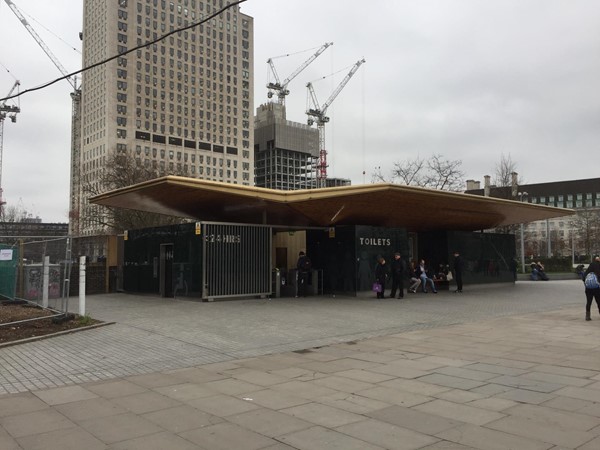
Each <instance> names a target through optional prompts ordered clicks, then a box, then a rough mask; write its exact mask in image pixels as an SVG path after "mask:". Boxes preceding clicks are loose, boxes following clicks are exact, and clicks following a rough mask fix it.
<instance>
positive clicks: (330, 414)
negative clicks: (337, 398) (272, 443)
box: [280, 402, 364, 428]
mask: <svg viewBox="0 0 600 450" xmlns="http://www.w3.org/2000/svg"><path fill="white" fill-rule="evenodd" d="M280 412H282V413H285V414H289V415H291V416H294V417H297V418H299V419H302V420H305V421H307V422H311V423H313V424H315V425H320V426H323V427H327V428H335V427H339V426H341V425H346V424H348V423H352V422H358V421H361V420H363V419H364V417H363V416H361V415H359V414H354V413H350V412H348V411H343V410H341V409H338V408H333V407H331V406H328V405H323V404H321V403H314V402H313V403H305V404H304V405H299V406H293V407H291V408H286V409H282V410H280Z"/></svg>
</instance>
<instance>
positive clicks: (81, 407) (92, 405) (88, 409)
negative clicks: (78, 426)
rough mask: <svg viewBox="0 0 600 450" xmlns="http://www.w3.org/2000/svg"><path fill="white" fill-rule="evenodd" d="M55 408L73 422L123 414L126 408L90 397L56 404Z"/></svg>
mask: <svg viewBox="0 0 600 450" xmlns="http://www.w3.org/2000/svg"><path fill="white" fill-rule="evenodd" d="M55 409H56V410H57V411H58V412H60V413H61V414H63V415H64V416H66V417H68V418H69V419H71V420H72V421H73V422H80V421H82V420H87V419H95V418H98V417H108V416H115V415H118V414H124V413H126V412H127V410H126V409H125V408H123V407H121V406H119V405H116V404H114V403H112V402H110V401H109V400H106V399H104V398H92V399H89V400H81V401H78V402H71V403H65V404H62V405H57V406H56V407H55Z"/></svg>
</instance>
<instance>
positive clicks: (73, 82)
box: [4, 0, 77, 90]
mask: <svg viewBox="0 0 600 450" xmlns="http://www.w3.org/2000/svg"><path fill="white" fill-rule="evenodd" d="M4 1H5V2H6V4H7V5H8V7H9V8H10V9H11V10H12V12H14V13H15V16H17V18H18V19H19V21H20V22H21V23H22V24H23V26H24V27H25V28H26V29H27V31H29V34H31V36H33V39H35V42H37V44H38V45H39V46H40V47H42V50H44V53H46V55H48V57H49V58H50V60H51V61H52V62H53V63H54V65H55V66H56V67H57V68H58V70H59V71H60V73H61V74H63V75H67V74H68V73H69V72H67V69H65V68H64V67H63V65H62V64H61V63H60V61H59V60H58V59H57V58H56V56H54V53H52V51H50V49H49V48H48V46H47V45H46V44H45V43H44V41H43V40H42V38H41V37H40V36H39V35H38V34H37V33H36V31H35V30H34V29H33V27H32V26H31V25H30V24H29V22H28V21H27V19H26V18H25V16H23V14H22V13H21V11H20V10H19V8H17V5H15V4H14V3H13V2H12V0H4ZM67 81H68V82H69V83H70V84H71V86H73V89H75V90H77V79H76V78H75V77H72V78H71V77H70V78H67Z"/></svg>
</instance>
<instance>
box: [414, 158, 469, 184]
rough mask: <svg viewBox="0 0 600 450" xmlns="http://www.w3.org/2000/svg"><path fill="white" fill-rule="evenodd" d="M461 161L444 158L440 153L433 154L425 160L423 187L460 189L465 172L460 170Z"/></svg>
mask: <svg viewBox="0 0 600 450" xmlns="http://www.w3.org/2000/svg"><path fill="white" fill-rule="evenodd" d="M461 165H462V161H460V160H454V161H451V160H449V159H445V158H443V157H442V155H433V156H432V157H431V158H430V159H429V160H427V168H428V169H429V171H428V172H427V175H426V178H425V184H424V185H425V187H429V188H432V189H439V190H441V191H462V190H463V188H464V177H465V173H464V172H463V171H462V170H460V166H461Z"/></svg>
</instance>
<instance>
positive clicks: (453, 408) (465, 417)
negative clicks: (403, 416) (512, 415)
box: [414, 400, 505, 425]
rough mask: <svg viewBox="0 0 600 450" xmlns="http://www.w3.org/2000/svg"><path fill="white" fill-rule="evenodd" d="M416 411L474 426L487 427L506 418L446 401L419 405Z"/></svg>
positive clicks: (434, 401)
mask: <svg viewBox="0 0 600 450" xmlns="http://www.w3.org/2000/svg"><path fill="white" fill-rule="evenodd" d="M414 409H416V410H417V411H421V412H424V413H428V414H435V415H438V416H442V417H446V418H447V419H453V420H459V421H461V422H466V423H471V424H473V425H485V424H486V423H489V422H492V421H494V420H498V419H501V418H503V417H505V415H504V414H501V413H498V412H495V411H488V410H484V409H481V408H476V407H473V406H468V405H463V404H460V403H454V402H449V401H446V400H433V401H431V402H428V403H423V404H422V405H417V406H415V408H414Z"/></svg>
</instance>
